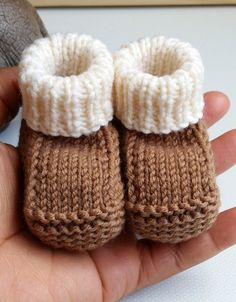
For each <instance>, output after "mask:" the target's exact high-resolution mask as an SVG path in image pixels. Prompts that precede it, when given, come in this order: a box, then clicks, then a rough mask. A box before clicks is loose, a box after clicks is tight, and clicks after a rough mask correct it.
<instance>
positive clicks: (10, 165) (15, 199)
mask: <svg viewBox="0 0 236 302" xmlns="http://www.w3.org/2000/svg"><path fill="white" fill-rule="evenodd" d="M19 187H20V165H19V157H18V152H17V151H16V149H15V148H14V147H13V146H10V145H6V144H3V143H0V192H1V195H0V226H1V227H0V245H1V244H2V242H3V241H4V240H5V239H6V238H8V237H10V236H12V235H13V234H15V233H16V232H17V231H18V230H19V227H20V215H19V213H20V211H19V209H18V207H19V206H20V202H19V201H20V198H21V196H20V193H19V192H20V189H19Z"/></svg>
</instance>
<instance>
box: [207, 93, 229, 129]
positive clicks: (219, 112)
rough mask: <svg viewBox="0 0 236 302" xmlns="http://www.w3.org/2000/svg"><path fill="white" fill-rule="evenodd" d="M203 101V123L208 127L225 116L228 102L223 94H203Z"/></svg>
mask: <svg viewBox="0 0 236 302" xmlns="http://www.w3.org/2000/svg"><path fill="white" fill-rule="evenodd" d="M204 99H205V107H204V114H203V115H204V121H205V123H206V125H207V126H208V127H210V126H212V125H213V124H214V123H215V122H217V121H218V120H219V119H221V118H222V117H223V116H224V115H225V114H226V112H227V111H228V110H229V106H230V102H229V99H228V97H227V96H226V95H225V94H224V93H222V92H217V91H211V92H207V93H205V94H204Z"/></svg>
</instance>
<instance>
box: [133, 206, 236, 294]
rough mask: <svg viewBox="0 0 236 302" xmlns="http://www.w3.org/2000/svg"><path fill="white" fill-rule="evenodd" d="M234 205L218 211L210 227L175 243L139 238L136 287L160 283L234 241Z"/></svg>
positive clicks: (235, 222)
mask: <svg viewBox="0 0 236 302" xmlns="http://www.w3.org/2000/svg"><path fill="white" fill-rule="evenodd" d="M235 228H236V208H234V209H231V210H227V211H225V212H223V213H221V214H220V215H219V217H218V219H217V221H216V223H215V224H214V225H213V227H212V228H211V229H210V230H209V231H207V232H205V233H203V234H201V235H200V236H198V237H196V238H194V239H191V240H189V241H186V242H182V243H179V244H176V245H168V244H161V243H154V242H147V241H145V240H140V242H139V244H140V259H141V262H140V277H139V283H138V288H142V287H145V286H147V285H150V284H154V283H157V282H160V281H162V280H164V279H166V278H168V277H170V276H172V275H174V274H177V273H179V272H181V271H184V270H186V269H187V268H189V267H191V266H194V265H196V264H198V263H201V262H203V261H204V260H207V259H209V258H211V257H213V256H215V255H216V254H218V253H219V252H221V251H222V250H224V249H226V248H228V247H230V246H232V245H234V244H236V232H235Z"/></svg>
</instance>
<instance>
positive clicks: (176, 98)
mask: <svg viewBox="0 0 236 302" xmlns="http://www.w3.org/2000/svg"><path fill="white" fill-rule="evenodd" d="M114 65H115V83H114V93H115V100H114V106H115V115H116V117H117V118H118V119H120V120H121V121H122V123H123V125H125V126H126V128H128V129H135V130H137V131H141V132H143V133H157V134H158V133H169V132H171V131H177V130H181V129H183V128H185V127H187V126H188V125H189V124H192V123H196V122H198V120H199V119H200V118H201V117H202V115H203V105H204V102H203V95H202V82H203V65H202V61H201V58H200V54H199V52H198V51H197V50H196V49H195V48H193V47H192V46H191V45H190V44H189V43H185V42H181V41H179V40H177V39H172V38H170V39H167V38H165V37H162V36H161V37H155V38H152V39H149V38H146V39H141V40H139V41H135V42H132V43H130V44H127V45H125V46H124V47H122V48H121V49H120V50H119V51H117V52H116V53H115V54H114Z"/></svg>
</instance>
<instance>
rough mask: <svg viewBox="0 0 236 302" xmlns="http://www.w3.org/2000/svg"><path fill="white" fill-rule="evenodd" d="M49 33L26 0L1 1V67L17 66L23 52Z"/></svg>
mask: <svg viewBox="0 0 236 302" xmlns="http://www.w3.org/2000/svg"><path fill="white" fill-rule="evenodd" d="M46 35H47V31H46V29H45V27H44V25H43V22H42V20H41V19H40V17H39V15H38V14H37V11H36V10H35V8H34V7H33V6H32V5H31V4H30V3H29V2H28V1H26V0H1V1H0V67H7V66H15V65H17V64H18V62H19V60H20V56H21V53H22V51H23V50H24V49H25V47H26V46H28V45H29V44H31V43H32V42H33V41H34V40H35V39H37V38H40V37H42V36H43V37H44V36H46Z"/></svg>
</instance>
